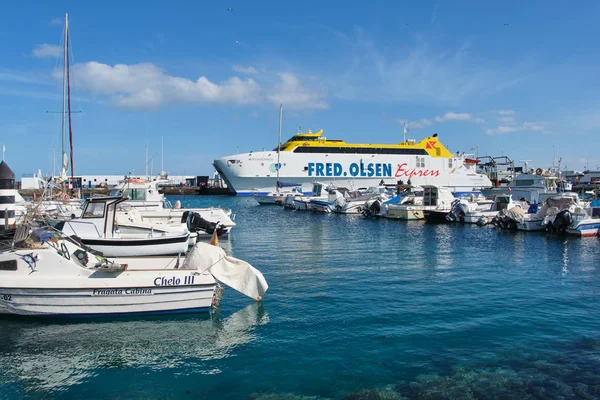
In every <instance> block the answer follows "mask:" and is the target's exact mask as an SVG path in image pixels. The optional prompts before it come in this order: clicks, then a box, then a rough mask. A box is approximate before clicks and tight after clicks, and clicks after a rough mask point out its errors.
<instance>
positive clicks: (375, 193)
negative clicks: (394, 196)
mask: <svg viewBox="0 0 600 400" xmlns="http://www.w3.org/2000/svg"><path fill="white" fill-rule="evenodd" d="M389 199H390V196H389V195H388V191H387V188H386V187H385V186H373V187H370V188H368V189H367V190H366V191H359V190H354V191H349V192H347V193H346V195H345V196H344V203H343V204H342V205H338V206H336V208H335V209H334V212H336V213H338V214H361V213H362V212H363V211H364V210H365V209H368V208H369V207H371V206H372V205H373V204H374V203H375V201H377V200H378V201H379V204H382V203H383V202H385V201H386V200H389Z"/></svg>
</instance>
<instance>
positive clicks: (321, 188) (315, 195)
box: [293, 182, 334, 211]
mask: <svg viewBox="0 0 600 400" xmlns="http://www.w3.org/2000/svg"><path fill="white" fill-rule="evenodd" d="M331 188H334V186H332V185H328V184H326V183H323V182H313V185H312V189H311V192H310V195H308V196H297V195H296V196H294V198H293V202H294V206H295V208H296V210H298V211H310V210H311V200H327V198H328V196H329V193H328V191H327V190H328V189H331Z"/></svg>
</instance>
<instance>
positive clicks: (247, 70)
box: [231, 65, 258, 74]
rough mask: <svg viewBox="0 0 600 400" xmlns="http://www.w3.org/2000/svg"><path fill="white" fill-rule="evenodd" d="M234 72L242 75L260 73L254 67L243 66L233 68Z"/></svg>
mask: <svg viewBox="0 0 600 400" xmlns="http://www.w3.org/2000/svg"><path fill="white" fill-rule="evenodd" d="M231 68H232V69H233V70H234V71H236V72H239V73H240V74H257V73H258V71H257V70H256V69H255V68H254V67H252V66H250V65H249V66H247V67H243V66H241V65H234V66H233V67H231Z"/></svg>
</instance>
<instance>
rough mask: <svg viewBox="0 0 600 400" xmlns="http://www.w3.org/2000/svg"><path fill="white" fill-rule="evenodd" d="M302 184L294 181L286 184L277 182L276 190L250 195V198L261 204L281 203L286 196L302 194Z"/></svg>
mask: <svg viewBox="0 0 600 400" xmlns="http://www.w3.org/2000/svg"><path fill="white" fill-rule="evenodd" d="M301 187H302V185H298V184H296V183H292V184H287V183H284V182H277V190H275V191H274V192H269V193H266V194H256V195H252V198H253V199H254V200H256V201H257V202H258V204H261V205H278V206H280V205H283V203H284V201H285V198H286V197H287V196H294V197H295V196H302V195H303V193H302V190H301Z"/></svg>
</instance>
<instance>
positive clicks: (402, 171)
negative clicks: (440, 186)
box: [394, 163, 440, 179]
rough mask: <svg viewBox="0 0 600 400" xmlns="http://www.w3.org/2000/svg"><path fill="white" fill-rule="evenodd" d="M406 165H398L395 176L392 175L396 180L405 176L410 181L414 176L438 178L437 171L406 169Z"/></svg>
mask: <svg viewBox="0 0 600 400" xmlns="http://www.w3.org/2000/svg"><path fill="white" fill-rule="evenodd" d="M407 165H408V163H402V164H400V165H398V169H397V170H396V174H395V175H394V176H395V177H396V178H399V177H401V176H406V177H407V178H408V179H412V178H413V177H415V176H422V177H426V176H440V170H439V169H416V168H413V169H406V166H407Z"/></svg>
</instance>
